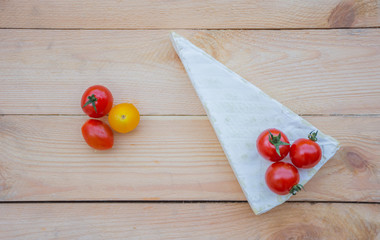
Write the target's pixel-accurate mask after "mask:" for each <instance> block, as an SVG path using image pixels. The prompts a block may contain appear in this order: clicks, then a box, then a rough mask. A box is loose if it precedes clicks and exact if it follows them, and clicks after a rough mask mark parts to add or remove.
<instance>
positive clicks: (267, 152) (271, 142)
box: [256, 128, 290, 162]
mask: <svg viewBox="0 0 380 240" xmlns="http://www.w3.org/2000/svg"><path fill="white" fill-rule="evenodd" d="M256 147H257V150H258V151H259V153H260V155H261V156H262V157H263V158H265V159H267V160H269V161H272V162H278V161H281V160H282V159H284V158H285V157H286V155H288V153H289V149H290V144H289V140H288V138H287V137H286V135H285V134H284V133H283V132H281V131H280V130H277V129H275V128H271V129H267V130H265V131H263V132H262V133H261V134H260V135H259V137H258V138H257V141H256Z"/></svg>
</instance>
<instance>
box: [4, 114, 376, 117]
mask: <svg viewBox="0 0 380 240" xmlns="http://www.w3.org/2000/svg"><path fill="white" fill-rule="evenodd" d="M298 115H299V116H301V117H380V114H379V113H367V114H364V113H363V114H361V113H358V114H355V113H352V114H340V113H331V114H323V113H321V114H313V113H311V114H298ZM4 116H38V117H83V116H86V115H85V114H30V113H26V114H22V113H10V114H8V113H6V114H0V117H4ZM106 116H108V115H106ZM140 116H141V117H207V115H188V114H160V115H150V114H141V115H140Z"/></svg>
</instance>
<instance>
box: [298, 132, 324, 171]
mask: <svg viewBox="0 0 380 240" xmlns="http://www.w3.org/2000/svg"><path fill="white" fill-rule="evenodd" d="M317 134H318V131H317V132H311V133H310V134H309V139H306V138H300V139H298V140H296V141H295V142H294V143H293V144H292V146H291V147H290V159H291V160H292V163H293V164H294V166H296V167H298V168H312V167H314V166H315V165H317V164H318V163H319V161H320V160H321V158H322V150H321V147H320V146H319V144H318V143H316V142H315V141H317Z"/></svg>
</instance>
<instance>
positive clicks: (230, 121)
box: [171, 33, 339, 214]
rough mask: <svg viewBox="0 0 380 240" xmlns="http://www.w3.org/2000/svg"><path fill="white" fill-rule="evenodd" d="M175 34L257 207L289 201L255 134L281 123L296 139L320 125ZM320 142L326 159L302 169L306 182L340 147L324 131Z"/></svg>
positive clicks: (174, 39) (176, 43)
mask: <svg viewBox="0 0 380 240" xmlns="http://www.w3.org/2000/svg"><path fill="white" fill-rule="evenodd" d="M171 39H172V42H173V45H174V48H175V50H176V51H177V54H178V55H179V57H180V59H181V60H182V63H183V65H184V66H185V69H186V71H187V73H188V75H189V77H190V80H191V82H192V84H193V86H194V88H195V90H196V92H197V94H198V97H199V98H200V100H201V102H202V104H203V107H204V109H205V110H206V113H207V115H208V117H209V120H210V122H211V124H212V126H213V128H214V130H215V132H216V135H217V137H218V139H219V142H220V144H221V145H222V147H223V150H224V153H225V154H226V156H227V158H228V160H229V163H230V165H231V167H232V169H233V171H234V173H235V176H236V178H237V179H238V181H239V183H240V186H241V188H242V189H243V192H244V194H245V196H246V198H247V200H248V202H249V204H250V206H251V208H252V209H253V211H254V212H255V213H256V214H261V213H264V212H266V211H268V210H270V209H271V208H273V207H275V206H277V205H280V204H281V203H283V202H285V201H286V200H287V199H289V198H290V197H291V195H290V194H289V195H286V196H280V195H277V194H275V193H273V192H271V191H270V190H269V188H268V187H267V185H266V183H265V177H264V175H265V171H266V169H267V168H268V166H269V165H270V164H271V162H269V161H267V160H264V159H263V158H262V157H261V156H260V155H259V154H258V152H257V149H256V139H257V137H258V136H259V134H260V133H261V132H262V131H263V130H265V129H268V128H277V129H281V130H282V131H283V132H284V133H285V134H286V135H287V136H288V138H289V141H290V142H291V143H292V142H293V141H295V140H296V139H298V138H305V137H307V135H308V133H309V132H311V131H312V130H317V128H316V127H314V126H312V125H311V124H310V123H308V122H307V121H306V120H304V119H303V118H301V117H300V116H298V115H297V114H295V113H294V112H292V111H291V110H289V109H288V108H286V107H285V106H283V105H282V104H281V103H279V102H277V101H276V100H274V99H272V98H271V97H269V96H268V95H266V94H265V93H264V92H262V91H261V90H260V89H258V88H257V87H255V86H254V85H253V84H251V83H250V82H248V81H247V80H245V79H243V78H242V77H240V76H239V75H238V74H236V73H234V72H233V71H231V70H230V69H228V68H227V67H226V66H224V65H223V64H221V63H220V62H218V61H216V60H215V59H214V58H212V57H211V56H209V55H208V54H206V53H205V52H204V51H202V50H201V49H199V48H197V47H196V46H194V45H193V44H192V43H190V42H189V41H188V40H186V39H185V38H183V37H181V36H179V35H178V34H176V33H172V35H171ZM318 143H319V144H320V146H321V148H322V154H323V156H322V159H321V161H320V162H319V163H318V165H316V166H315V167H314V168H312V169H308V170H302V169H299V172H300V177H301V179H300V183H301V184H303V185H305V184H306V183H307V182H308V181H309V180H310V179H311V178H312V177H313V176H314V174H315V173H316V172H317V171H318V170H319V169H320V168H321V167H322V166H323V164H325V163H326V162H327V160H329V159H330V158H331V157H332V156H333V155H334V154H335V152H336V151H337V150H338V149H339V144H338V142H337V141H336V140H335V139H333V138H332V137H330V136H327V135H325V134H323V133H322V132H321V131H319V133H318ZM285 162H290V161H289V157H287V158H286V159H285Z"/></svg>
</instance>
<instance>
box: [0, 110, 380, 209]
mask: <svg viewBox="0 0 380 240" xmlns="http://www.w3.org/2000/svg"><path fill="white" fill-rule="evenodd" d="M306 119H307V120H309V121H310V122H311V123H313V124H314V125H315V126H317V127H319V128H320V129H321V130H322V131H324V132H325V133H327V134H330V135H332V136H334V137H336V138H337V139H338V140H339V141H340V142H341V145H342V147H341V149H340V150H339V152H338V153H337V154H336V156H335V157H334V158H333V159H331V160H330V161H329V162H328V163H327V164H326V165H325V166H324V167H323V168H322V169H321V170H320V171H319V172H318V173H317V174H316V176H315V177H314V178H313V179H312V180H311V181H310V183H308V184H307V185H306V186H305V187H306V189H307V192H301V193H299V194H297V196H295V197H293V198H292V200H312V201H314V200H317V201H329V200H331V201H365V202H380V192H379V189H380V171H379V169H380V162H379V156H380V147H379V146H380V137H379V136H380V129H379V127H378V123H379V117H306ZM86 120H87V118H86V117H81V116H10V115H6V116H2V117H0V139H1V144H0V200H1V201H22V200H32V201H34V200H245V197H244V195H243V193H242V191H241V189H240V186H239V185H238V183H237V181H236V178H235V176H234V175H233V173H232V170H231V168H230V166H229V164H228V161H227V159H226V157H225V155H224V153H223V151H222V149H221V147H220V144H219V142H218V141H217V139H216V136H215V134H214V131H213V129H212V127H211V125H210V123H209V121H208V119H207V118H206V117H143V118H142V122H141V124H140V125H139V127H138V128H137V129H136V130H135V131H133V132H132V133H130V134H126V135H123V134H116V135H115V145H114V148H113V149H112V150H110V151H105V152H96V151H94V150H92V149H91V148H90V147H88V146H87V145H86V143H85V142H84V140H83V139H82V136H81V133H80V127H81V125H82V123H84V122H85V121H86ZM363 126H365V127H363ZM253 141H254V140H253Z"/></svg>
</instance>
